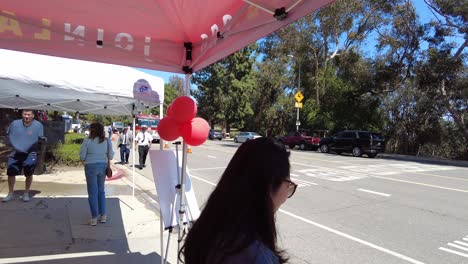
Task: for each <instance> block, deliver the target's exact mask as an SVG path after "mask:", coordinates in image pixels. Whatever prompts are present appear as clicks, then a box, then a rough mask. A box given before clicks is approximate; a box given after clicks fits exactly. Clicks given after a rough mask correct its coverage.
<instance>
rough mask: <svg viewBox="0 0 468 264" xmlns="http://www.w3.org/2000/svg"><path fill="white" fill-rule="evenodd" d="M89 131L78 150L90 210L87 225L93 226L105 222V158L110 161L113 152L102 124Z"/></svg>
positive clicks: (96, 124)
mask: <svg viewBox="0 0 468 264" xmlns="http://www.w3.org/2000/svg"><path fill="white" fill-rule="evenodd" d="M89 130H90V131H89V136H88V138H87V139H85V140H84V141H83V144H82V145H81V148H80V159H81V160H84V163H85V175H86V186H87V189H88V202H89V208H90V210H91V219H90V220H89V224H90V225H92V226H95V225H97V222H98V221H99V222H101V223H105V222H106V221H107V215H106V193H105V190H104V180H105V179H106V169H107V157H108V156H109V158H110V159H112V157H114V151H113V150H112V143H111V141H110V140H109V139H107V140H106V138H105V135H104V126H103V125H102V124H99V123H92V124H91V125H90V127H89ZM98 217H99V218H98Z"/></svg>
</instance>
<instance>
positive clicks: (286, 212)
mask: <svg viewBox="0 0 468 264" xmlns="http://www.w3.org/2000/svg"><path fill="white" fill-rule="evenodd" d="M278 211H279V212H281V213H283V214H286V215H289V216H291V217H293V218H296V219H297V220H300V221H303V222H305V223H308V224H311V225H313V226H316V227H318V228H321V229H324V230H326V231H329V232H331V233H334V234H336V235H339V236H342V237H345V238H348V239H350V240H353V241H355V242H358V243H360V244H363V245H366V246H368V247H371V248H374V249H377V250H379V251H382V252H384V253H387V254H390V255H392V256H395V257H397V258H400V259H403V260H406V261H408V262H410V263H414V264H424V262H421V261H418V260H415V259H413V258H410V257H407V256H405V255H403V254H400V253H397V252H395V251H392V250H389V249H386V248H383V247H381V246H378V245H375V244H373V243H370V242H367V241H364V240H362V239H359V238H357V237H353V236H351V235H348V234H345V233H343V232H341V231H338V230H335V229H332V228H330V227H328V226H324V225H322V224H319V223H316V222H313V221H311V220H309V219H306V218H304V217H301V216H298V215H295V214H293V213H290V212H288V211H285V210H283V209H279V210H278Z"/></svg>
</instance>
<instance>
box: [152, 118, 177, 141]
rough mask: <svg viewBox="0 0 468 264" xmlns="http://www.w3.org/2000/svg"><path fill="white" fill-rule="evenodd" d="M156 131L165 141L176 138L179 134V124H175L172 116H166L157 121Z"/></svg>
mask: <svg viewBox="0 0 468 264" xmlns="http://www.w3.org/2000/svg"><path fill="white" fill-rule="evenodd" d="M158 133H159V136H160V137H161V138H162V139H164V140H167V141H173V140H176V139H177V138H178V137H180V136H181V134H180V128H179V124H177V122H176V121H175V120H174V119H173V118H171V117H168V116H167V117H164V118H163V119H161V121H159V124H158Z"/></svg>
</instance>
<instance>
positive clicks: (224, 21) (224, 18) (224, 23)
mask: <svg viewBox="0 0 468 264" xmlns="http://www.w3.org/2000/svg"><path fill="white" fill-rule="evenodd" d="M231 20H232V16H231V15H224V16H223V26H226V25H227V24H228V23H229V22H231Z"/></svg>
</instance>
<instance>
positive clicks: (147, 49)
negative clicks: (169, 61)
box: [143, 36, 153, 62]
mask: <svg viewBox="0 0 468 264" xmlns="http://www.w3.org/2000/svg"><path fill="white" fill-rule="evenodd" d="M149 44H151V37H148V36H146V37H145V47H144V50H143V52H144V54H145V57H146V58H145V60H146V61H147V62H153V60H152V59H150V58H148V57H149V56H150V45H149Z"/></svg>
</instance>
